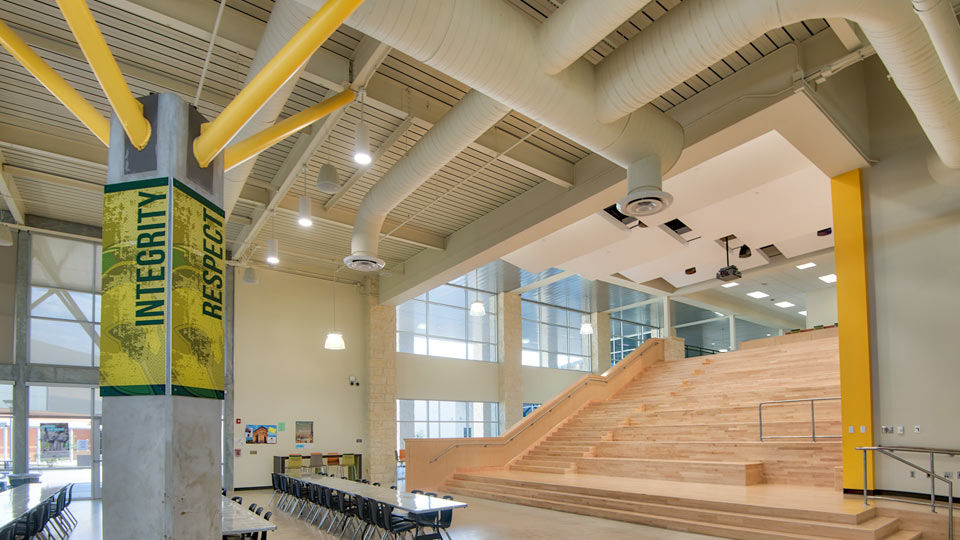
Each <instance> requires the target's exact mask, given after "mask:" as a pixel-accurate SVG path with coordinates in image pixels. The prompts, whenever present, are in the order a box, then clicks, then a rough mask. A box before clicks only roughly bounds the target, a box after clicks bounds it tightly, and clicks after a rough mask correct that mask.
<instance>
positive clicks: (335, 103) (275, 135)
mask: <svg viewBox="0 0 960 540" xmlns="http://www.w3.org/2000/svg"><path fill="white" fill-rule="evenodd" d="M354 95H355V94H354V92H353V90H351V89H349V88H348V89H346V90H344V91H343V92H340V93H339V94H337V95H335V96H333V97H330V98H327V99H325V100H323V101H321V102H320V103H317V104H316V105H314V106H312V107H310V108H307V109H304V110H302V111H300V112H298V113H297V114H295V115H293V116H291V117H289V118H287V119H284V120H281V121H279V122H277V123H276V124H274V125H272V126H270V127H268V128H267V129H265V130H263V131H261V132H260V133H256V134H254V135H251V136H250V137H247V138H246V139H244V140H242V141H240V142H238V143H237V144H234V145H232V146H230V147H229V148H227V149H226V150H224V152H223V158H224V159H223V170H224V172H226V171H229V170H230V169H232V168H234V167H236V166H237V165H239V164H241V163H243V162H244V161H246V160H248V159H250V158H252V157H255V156H256V155H257V154H259V153H260V152H263V151H264V150H266V149H267V148H270V147H271V146H273V145H275V144H277V143H278V142H280V141H282V140H283V139H285V138H287V137H289V136H290V135H292V134H294V133H296V132H298V131H300V130H301V129H303V128H305V127H307V126H309V125H310V124H312V123H314V122H316V121H317V120H320V119H321V118H323V117H324V116H327V115H328V114H330V113H332V112H333V111H335V110H337V109H339V108H341V107H344V106H346V105H349V104H350V102H352V101H353V98H354Z"/></svg>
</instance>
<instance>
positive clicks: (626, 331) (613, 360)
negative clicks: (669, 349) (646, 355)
mask: <svg viewBox="0 0 960 540" xmlns="http://www.w3.org/2000/svg"><path fill="white" fill-rule="evenodd" d="M661 311H662V308H661V306H660V303H659V302H654V303H650V304H647V305H645V306H636V307H632V308H627V309H623V310H620V311H615V312H613V313H610V365H611V366H615V365H617V362H619V361H621V360H623V359H624V358H626V357H627V355H629V354H630V353H631V352H633V350H634V349H636V348H637V347H639V346H640V344H641V343H643V342H644V341H646V340H648V339H650V338H652V337H657V336H659V335H660V318H661Z"/></svg>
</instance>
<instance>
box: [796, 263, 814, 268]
mask: <svg viewBox="0 0 960 540" xmlns="http://www.w3.org/2000/svg"><path fill="white" fill-rule="evenodd" d="M816 265H817V263H813V262H808V263H803V264H798V265H797V269H798V270H806V269H807V268H813V267H814V266H816Z"/></svg>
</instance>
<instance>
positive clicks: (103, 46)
mask: <svg viewBox="0 0 960 540" xmlns="http://www.w3.org/2000/svg"><path fill="white" fill-rule="evenodd" d="M57 4H58V5H59V6H60V12H61V13H63V18H64V19H66V21H67V24H69V25H70V30H71V31H73V35H74V36H75V37H76V38H77V44H79V45H80V49H81V50H82V51H83V55H84V56H86V57H87V62H88V63H89V64H90V67H91V68H92V69H93V73H94V74H95V75H96V76H97V80H98V81H100V86H101V87H103V91H104V93H106V94H107V99H108V100H110V105H111V106H112V107H113V111H114V112H115V113H117V118H119V119H120V124H121V125H123V130H124V131H125V132H126V133H127V137H129V138H130V142H131V143H133V145H134V146H136V147H137V149H138V150H143V147H144V146H146V145H147V141H149V140H150V122H148V121H147V119H146V118H144V117H143V104H142V103H140V102H139V101H137V100H136V98H134V97H133V93H132V92H130V88H129V87H127V82H126V81H125V80H124V79H123V73H121V72H120V67H119V66H118V65H117V61H116V60H114V58H113V55H112V54H110V48H109V47H107V42H106V41H104V39H103V35H102V34H101V33H100V29H99V28H97V22H96V21H95V20H93V14H91V13H90V8H88V7H87V2H86V0H57Z"/></svg>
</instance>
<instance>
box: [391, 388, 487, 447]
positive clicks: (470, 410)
mask: <svg viewBox="0 0 960 540" xmlns="http://www.w3.org/2000/svg"><path fill="white" fill-rule="evenodd" d="M499 435H500V414H499V404H498V403H496V402H484V401H434V400H425V399H398V400H397V448H400V449H403V448H406V447H405V446H404V439H427V438H430V439H433V438H444V439H449V438H461V437H463V438H471V437H497V436H499Z"/></svg>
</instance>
